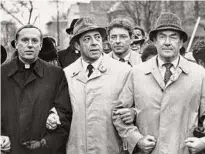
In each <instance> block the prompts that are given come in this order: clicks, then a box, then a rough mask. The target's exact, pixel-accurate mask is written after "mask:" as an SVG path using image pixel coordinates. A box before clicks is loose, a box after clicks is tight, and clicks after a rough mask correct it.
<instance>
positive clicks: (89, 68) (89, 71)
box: [87, 64, 93, 77]
mask: <svg viewBox="0 0 205 154" xmlns="http://www.w3.org/2000/svg"><path fill="white" fill-rule="evenodd" d="M87 69H88V77H90V75H91V74H92V73H93V65H91V64H89V65H88V67H87Z"/></svg>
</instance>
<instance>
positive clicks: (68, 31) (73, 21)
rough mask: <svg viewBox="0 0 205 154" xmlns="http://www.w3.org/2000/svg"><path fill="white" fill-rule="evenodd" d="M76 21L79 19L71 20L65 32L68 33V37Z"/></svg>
mask: <svg viewBox="0 0 205 154" xmlns="http://www.w3.org/2000/svg"><path fill="white" fill-rule="evenodd" d="M78 19H79V18H76V19H73V20H72V22H71V24H70V27H69V28H67V29H66V30H65V31H66V33H68V34H69V35H70V34H73V27H74V25H75V23H76V22H77V21H78Z"/></svg>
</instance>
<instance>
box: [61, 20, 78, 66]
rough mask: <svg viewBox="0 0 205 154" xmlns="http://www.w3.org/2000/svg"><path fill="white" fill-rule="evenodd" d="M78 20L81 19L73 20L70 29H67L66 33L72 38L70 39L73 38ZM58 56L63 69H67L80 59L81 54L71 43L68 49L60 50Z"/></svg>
mask: <svg viewBox="0 0 205 154" xmlns="http://www.w3.org/2000/svg"><path fill="white" fill-rule="evenodd" d="M78 19H79V18H76V19H73V20H72V22H71V24H70V27H69V28H67V29H66V33H67V34H68V35H69V36H70V38H72V36H73V28H74V25H75V23H76V21H78ZM58 56H59V62H60V65H61V67H62V68H65V67H66V66H68V65H70V64H72V63H73V62H74V61H76V59H78V58H79V57H80V52H79V51H78V50H77V49H75V48H74V45H73V44H72V43H69V46H68V48H67V49H64V50H60V51H59V52H58Z"/></svg>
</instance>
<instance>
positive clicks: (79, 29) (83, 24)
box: [70, 17, 107, 44]
mask: <svg viewBox="0 0 205 154" xmlns="http://www.w3.org/2000/svg"><path fill="white" fill-rule="evenodd" d="M93 30H97V31H99V33H100V34H101V36H102V38H104V37H106V35H107V34H106V30H105V28H102V27H99V26H98V25H97V24H96V23H95V22H94V21H93V20H92V19H91V18H88V17H85V18H80V19H79V20H78V21H77V22H76V23H75V25H74V28H73V37H72V38H71V40H70V44H71V43H72V42H75V41H76V40H77V39H79V37H80V36H81V35H82V34H84V33H85V32H88V31H93Z"/></svg>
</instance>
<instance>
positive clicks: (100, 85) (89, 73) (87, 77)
mask: <svg viewBox="0 0 205 154" xmlns="http://www.w3.org/2000/svg"><path fill="white" fill-rule="evenodd" d="M73 34H74V35H73V37H72V39H71V42H72V43H74V44H75V48H77V49H78V50H79V51H80V53H81V57H80V58H79V59H77V60H76V61H75V62H74V63H72V64H71V65H69V66H67V67H66V68H64V71H65V74H66V77H67V81H68V84H69V93H70V96H71V102H72V106H73V109H74V110H73V119H72V124H71V132H70V134H71V136H70V137H69V138H68V143H67V154H70V153H73V154H90V153H93V154H125V151H124V149H123V145H122V140H121V139H120V137H119V136H118V134H117V132H116V129H115V128H114V126H113V124H112V116H111V110H112V108H113V105H114V104H112V101H114V100H116V98H117V96H118V95H119V93H120V91H121V90H122V88H123V87H124V84H125V81H126V79H127V76H128V74H129V71H130V67H129V65H127V64H124V63H122V62H119V61H116V60H114V59H112V58H111V57H109V56H108V55H107V54H105V53H103V44H102V41H103V38H104V37H105V36H106V30H105V29H104V28H102V27H99V26H98V25H97V24H96V23H95V22H94V21H93V20H92V19H90V18H88V17H86V18H81V19H79V20H78V21H77V22H76V24H75V26H74V30H73ZM48 119H49V118H48ZM47 121H48V122H49V120H47Z"/></svg>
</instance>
